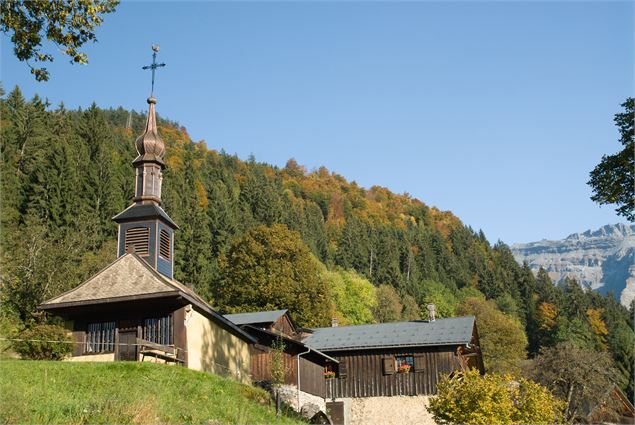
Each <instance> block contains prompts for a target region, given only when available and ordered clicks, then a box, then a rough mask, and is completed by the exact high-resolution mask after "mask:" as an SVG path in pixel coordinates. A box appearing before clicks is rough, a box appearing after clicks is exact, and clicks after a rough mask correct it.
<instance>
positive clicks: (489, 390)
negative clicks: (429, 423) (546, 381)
mask: <svg viewBox="0 0 635 425" xmlns="http://www.w3.org/2000/svg"><path fill="white" fill-rule="evenodd" d="M437 391H438V394H437V397H434V398H432V399H431V400H430V407H429V408H428V409H429V410H430V412H432V414H433V415H434V420H435V421H436V422H437V423H440V424H555V423H563V422H562V409H563V403H562V402H561V401H559V400H558V399H557V398H556V397H554V396H553V395H552V394H551V393H550V392H549V390H548V389H546V388H545V387H543V386H541V385H539V384H536V383H535V382H532V381H530V380H527V379H523V378H521V379H518V380H515V379H514V378H513V377H511V376H509V375H496V374H488V375H485V376H481V375H480V374H479V372H478V371H477V370H475V369H472V370H468V371H466V372H464V373H462V374H458V375H455V376H453V377H451V378H450V377H447V376H446V377H443V378H442V379H441V381H440V382H439V384H438V385H437Z"/></svg>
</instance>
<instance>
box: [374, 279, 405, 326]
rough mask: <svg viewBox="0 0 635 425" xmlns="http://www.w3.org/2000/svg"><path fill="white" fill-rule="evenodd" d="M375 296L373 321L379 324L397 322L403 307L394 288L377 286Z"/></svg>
mask: <svg viewBox="0 0 635 425" xmlns="http://www.w3.org/2000/svg"><path fill="white" fill-rule="evenodd" d="M376 296H377V305H376V306H375V311H374V313H373V315H374V316H375V320H376V321H377V322H379V323H386V322H397V321H399V320H400V319H401V311H402V309H403V306H402V305H401V300H400V299H399V294H398V293H397V291H396V290H395V288H393V287H392V286H390V285H379V287H378V288H377V292H376Z"/></svg>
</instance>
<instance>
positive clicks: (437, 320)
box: [311, 315, 475, 331]
mask: <svg viewBox="0 0 635 425" xmlns="http://www.w3.org/2000/svg"><path fill="white" fill-rule="evenodd" d="M469 318H475V316H474V315H467V316H456V317H442V318H440V319H436V320H433V321H429V320H423V319H420V320H404V321H400V322H383V323H361V324H357V325H344V326H325V327H322V328H311V330H314V331H316V330H322V329H338V328H339V329H342V328H357V327H360V326H385V325H402V324H405V323H435V322H441V321H444V320H455V319H469Z"/></svg>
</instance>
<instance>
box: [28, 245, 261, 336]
mask: <svg viewBox="0 0 635 425" xmlns="http://www.w3.org/2000/svg"><path fill="white" fill-rule="evenodd" d="M135 260H136V262H135ZM122 261H127V262H128V263H129V264H132V265H133V266H135V267H137V268H136V269H135V271H136V272H139V271H141V273H142V274H144V276H145V277H147V278H149V279H151V280H152V283H153V284H154V285H155V288H158V289H157V290H153V291H151V292H147V293H134V294H131V295H125V296H96V297H84V298H83V299H80V300H72V301H63V300H64V299H65V298H66V297H68V296H70V295H72V294H73V293H76V291H78V290H79V289H80V288H82V287H84V288H86V287H88V285H91V284H92V285H95V282H97V286H98V284H99V282H98V281H94V279H96V278H98V277H99V275H100V274H102V273H105V272H107V271H108V269H110V268H113V267H117V264H118V263H120V262H122ZM131 262H132V263H131ZM139 266H140V267H141V268H139ZM116 282H121V280H116ZM115 292H116V291H115ZM71 299H72V298H71ZM56 300H60V301H58V302H56ZM187 304H191V305H192V306H193V308H194V309H195V310H197V311H198V312H199V313H201V314H202V315H203V316H205V317H207V318H208V319H210V320H212V321H213V322H215V323H216V324H218V325H219V326H220V327H221V328H223V329H224V330H226V331H228V332H230V333H231V334H233V335H234V336H236V337H238V338H240V339H242V340H244V341H246V342H248V343H255V342H256V339H255V338H254V337H253V336H251V335H249V334H248V333H247V332H245V331H243V330H242V329H241V328H240V327H238V326H236V325H235V324H234V323H232V322H231V321H229V320H227V319H225V318H224V317H223V316H222V315H221V314H219V313H217V312H216V311H214V309H212V307H211V306H210V305H209V304H207V303H206V302H205V301H204V300H203V299H202V298H200V297H199V296H198V295H197V294H196V293H194V291H192V290H191V289H190V288H188V287H187V286H185V285H183V284H182V283H180V282H178V281H176V280H170V279H167V278H165V277H164V276H162V275H161V274H159V273H158V272H157V271H156V270H154V269H153V268H152V267H150V265H149V264H148V263H146V262H145V261H144V260H143V259H141V258H140V257H139V256H137V255H136V254H134V253H128V254H125V255H124V256H122V257H119V258H118V259H117V260H115V261H114V262H113V263H111V264H110V265H108V266H107V267H105V268H104V269H102V270H101V271H100V272H98V273H97V274H95V275H94V276H93V277H91V278H89V279H88V280H87V281H85V282H84V283H82V284H81V285H79V286H77V287H75V288H73V289H71V290H69V291H66V292H64V293H63V294H60V295H58V296H57V297H55V298H53V299H51V300H48V301H45V302H44V303H42V304H40V305H39V306H38V307H37V308H38V309H40V310H44V311H48V312H50V313H53V314H56V315H59V316H62V317H66V318H78V317H81V316H85V315H92V314H97V313H106V312H117V311H119V312H122V313H123V312H125V313H126V314H129V313H130V312H131V311H135V310H140V311H143V310H152V308H153V307H173V308H175V309H176V308H180V307H182V306H184V305H187Z"/></svg>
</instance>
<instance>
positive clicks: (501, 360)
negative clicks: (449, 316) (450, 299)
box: [457, 298, 527, 373]
mask: <svg viewBox="0 0 635 425" xmlns="http://www.w3.org/2000/svg"><path fill="white" fill-rule="evenodd" d="M457 312H458V314H459V315H474V316H476V325H477V327H478V333H479V338H480V342H481V351H482V352H483V362H484V363H485V369H486V370H487V371H489V372H495V373H518V372H519V370H520V363H521V362H522V361H523V360H525V359H526V357H527V351H526V349H527V336H526V335H525V332H524V331H523V328H522V326H521V324H520V323H519V322H518V320H516V319H514V318H512V317H510V316H508V315H506V314H504V313H502V312H501V311H499V310H498V309H497V308H496V304H494V302H492V301H486V300H482V299H478V298H466V299H465V300H463V301H462V302H461V304H460V305H459V307H458V309H457Z"/></svg>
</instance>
